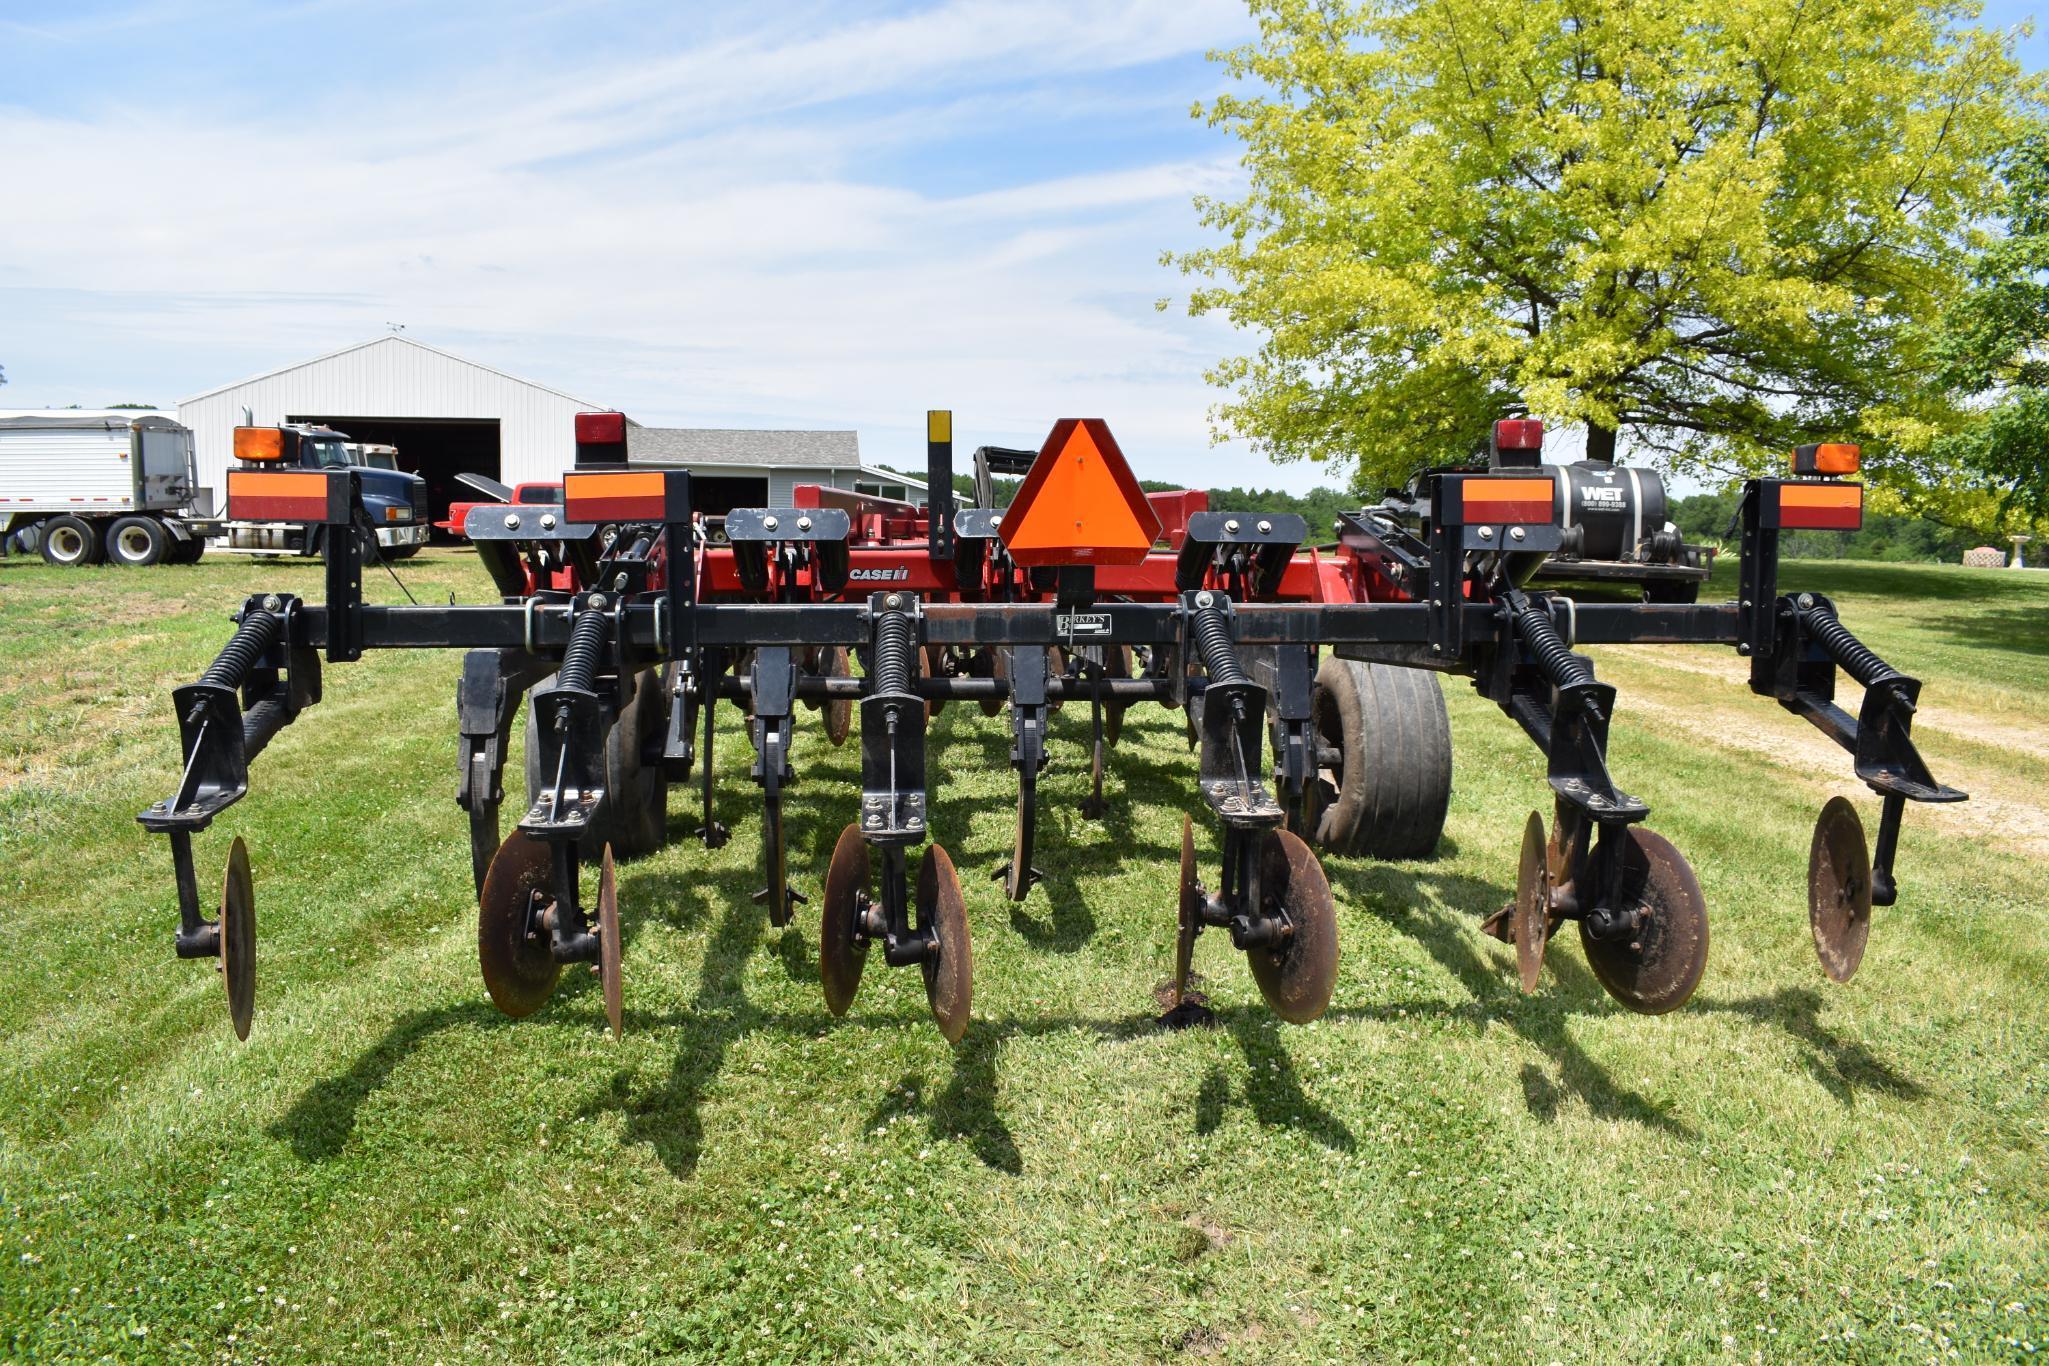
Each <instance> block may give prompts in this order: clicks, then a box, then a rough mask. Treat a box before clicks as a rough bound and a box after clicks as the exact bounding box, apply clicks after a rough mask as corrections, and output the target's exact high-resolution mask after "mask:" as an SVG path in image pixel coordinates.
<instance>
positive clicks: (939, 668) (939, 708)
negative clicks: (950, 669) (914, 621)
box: [918, 645, 946, 716]
mask: <svg viewBox="0 0 2049 1366" xmlns="http://www.w3.org/2000/svg"><path fill="white" fill-rule="evenodd" d="M918 674H919V676H920V677H923V678H944V677H946V647H945V646H944V645H927V646H926V647H925V648H924V649H923V650H922V651H920V652H919V656H918ZM945 710H946V699H945V698H943V697H934V698H929V699H927V700H926V703H925V715H927V716H937V715H939V713H941V712H943V711H945Z"/></svg>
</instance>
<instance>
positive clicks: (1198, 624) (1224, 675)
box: [1194, 607, 1252, 686]
mask: <svg viewBox="0 0 2049 1366" xmlns="http://www.w3.org/2000/svg"><path fill="white" fill-rule="evenodd" d="M1194 631H1195V647H1196V648H1197V649H1198V650H1200V651H1201V652H1202V666H1203V668H1205V669H1207V670H1208V671H1209V676H1210V681H1211V682H1212V683H1221V684H1224V685H1226V686H1228V685H1231V684H1236V683H1250V682H1251V681H1252V680H1251V678H1250V677H1249V676H1248V675H1247V674H1246V672H1245V666H1244V665H1243V664H1242V663H1240V662H1239V660H1238V651H1237V649H1236V647H1234V646H1233V645H1232V644H1231V627H1230V624H1229V623H1228V622H1227V621H1225V620H1224V614H1223V613H1222V612H1221V611H1219V610H1218V609H1216V608H1214V607H1199V608H1197V609H1196V612H1195V624H1194Z"/></svg>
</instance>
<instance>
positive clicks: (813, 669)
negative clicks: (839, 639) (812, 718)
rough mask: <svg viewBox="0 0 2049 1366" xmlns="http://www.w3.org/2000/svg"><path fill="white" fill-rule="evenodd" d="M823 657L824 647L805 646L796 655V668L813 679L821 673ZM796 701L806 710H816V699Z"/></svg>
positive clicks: (807, 698) (805, 698)
mask: <svg viewBox="0 0 2049 1366" xmlns="http://www.w3.org/2000/svg"><path fill="white" fill-rule="evenodd" d="M824 657H825V652H824V647H822V646H818V645H806V646H804V647H803V649H802V650H801V651H800V652H799V653H798V655H797V664H798V667H799V668H801V669H802V670H803V671H804V672H805V673H807V674H810V675H812V676H814V677H815V676H817V675H818V674H819V673H820V672H821V670H820V664H821V662H822V661H823V659H824ZM797 700H798V701H799V702H801V703H802V704H803V705H804V706H805V708H807V709H808V710H810V711H817V710H818V699H816V698H810V697H800V698H798V699H797Z"/></svg>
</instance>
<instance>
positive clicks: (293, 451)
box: [222, 423, 428, 560]
mask: <svg viewBox="0 0 2049 1366" xmlns="http://www.w3.org/2000/svg"><path fill="white" fill-rule="evenodd" d="M363 449H364V448H363V447H361V446H355V447H354V448H353V449H352V448H351V443H350V441H349V439H348V437H347V436H346V435H344V434H343V433H341V432H338V431H335V430H333V429H332V428H329V427H312V426H307V425H304V424H301V423H286V424H284V425H282V426H277V427H237V428H235V459H236V460H237V461H239V462H241V463H242V465H243V466H244V467H245V468H256V467H261V468H264V469H305V470H330V469H353V470H354V471H355V473H356V479H357V481H358V485H359V487H360V488H361V489H362V493H363V510H364V511H365V512H366V513H368V514H369V518H370V525H371V527H372V528H373V529H374V530H375V531H376V533H377V544H378V547H379V549H381V550H382V551H383V553H384V556H385V558H386V559H393V560H403V559H406V558H408V557H410V556H412V555H414V554H416V553H418V551H419V549H420V547H421V546H423V545H425V544H426V543H427V533H428V528H427V481H426V480H425V479H422V478H421V477H420V476H419V475H417V474H407V473H406V472H404V471H403V470H396V469H381V468H378V467H376V466H372V465H366V464H364V463H362V462H361V460H360V459H359V458H358V457H357V454H356V453H357V452H359V451H361V450H363ZM380 449H381V448H380ZM222 530H223V532H224V533H225V535H226V538H227V543H226V545H225V546H223V547H222V548H223V549H227V550H231V551H238V552H241V553H243V554H249V555H317V554H318V553H319V552H320V547H319V545H318V544H317V543H313V542H309V540H308V538H307V536H306V528H305V527H303V526H301V525H299V524H298V523H296V522H228V523H225V524H224V526H223V528H222Z"/></svg>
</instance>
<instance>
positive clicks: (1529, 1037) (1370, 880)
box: [1325, 862, 1694, 1138]
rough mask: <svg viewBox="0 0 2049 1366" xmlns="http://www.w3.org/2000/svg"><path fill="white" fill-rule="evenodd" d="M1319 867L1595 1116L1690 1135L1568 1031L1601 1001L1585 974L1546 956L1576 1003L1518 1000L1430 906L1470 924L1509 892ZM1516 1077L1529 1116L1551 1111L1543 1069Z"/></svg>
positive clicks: (1396, 870) (1457, 879)
mask: <svg viewBox="0 0 2049 1366" xmlns="http://www.w3.org/2000/svg"><path fill="white" fill-rule="evenodd" d="M1325 870H1326V872H1328V873H1330V874H1331V875H1332V878H1331V880H1332V881H1333V882H1335V883H1338V884H1339V885H1340V886H1342V887H1343V888H1344V890H1345V892H1346V894H1347V896H1348V898H1349V899H1351V900H1354V901H1356V902H1358V903H1360V904H1363V905H1364V906H1366V907H1367V908H1368V909H1370V910H1371V911H1372V912H1373V913H1374V914H1376V915H1378V916H1379V917H1380V918H1382V919H1383V920H1386V921H1388V922H1389V923H1390V924H1392V925H1394V926H1395V927H1396V928H1397V929H1399V930H1401V931H1402V932H1404V933H1405V934H1407V935H1408V936H1409V937H1410V938H1412V939H1414V940H1415V941H1416V942H1417V943H1418V944H1421V945H1422V946H1423V948H1424V949H1425V950H1426V951H1427V952H1428V953H1429V954H1430V956H1431V957H1432V958H1434V959H1436V960H1437V962H1438V965H1439V966H1440V967H1442V968H1444V970H1445V971H1447V972H1449V973H1450V974H1451V975H1452V976H1453V977H1455V978H1457V979H1458V982H1459V984H1460V985H1461V986H1463V987H1464V988H1465V989H1466V991H1467V992H1468V993H1469V994H1470V995H1471V996H1472V997H1473V999H1474V1001H1475V1002H1477V1003H1479V1004H1480V1005H1481V1006H1483V1007H1485V1008H1486V1009H1487V1013H1488V1018H1489V1019H1491V1020H1496V1021H1498V1022H1500V1023H1502V1024H1505V1025H1507V1026H1508V1027H1509V1028H1510V1029H1512V1030H1514V1031H1515V1033H1516V1035H1517V1036H1518V1037H1520V1038H1522V1039H1523V1040H1525V1041H1526V1042H1528V1043H1531V1044H1534V1045H1535V1046H1536V1047H1538V1048H1540V1049H1542V1050H1543V1051H1544V1052H1545V1053H1546V1054H1547V1055H1548V1056H1549V1057H1550V1059H1551V1062H1552V1065H1553V1066H1554V1068H1555V1069H1556V1071H1557V1073H1558V1078H1559V1081H1560V1082H1561V1083H1563V1085H1564V1086H1565V1087H1566V1089H1567V1090H1569V1091H1570V1092H1571V1093H1572V1094H1573V1095H1575V1096H1577V1097H1578V1098H1579V1099H1580V1101H1581V1103H1582V1104H1584V1105H1585V1106H1586V1107H1587V1109H1588V1111H1589V1112H1590V1113H1592V1114H1593V1115H1595V1116H1597V1117H1598V1118H1601V1119H1621V1120H1628V1121H1630V1122H1632V1123H1636V1124H1641V1125H1643V1126H1644V1127H1646V1128H1650V1129H1657V1130H1660V1131H1662V1132H1664V1133H1668V1134H1672V1135H1675V1136H1677V1137H1681V1138H1692V1137H1694V1134H1693V1131H1692V1130H1691V1129H1690V1128H1688V1127H1687V1126H1686V1125H1685V1124H1682V1123H1680V1122H1679V1121H1678V1120H1676V1119H1674V1118H1673V1117H1672V1116H1671V1115H1670V1114H1668V1113H1666V1111H1665V1110H1664V1109H1662V1108H1661V1107H1660V1106H1658V1105H1657V1104H1656V1103H1654V1102H1653V1101H1651V1100H1649V1099H1648V1098H1646V1097H1645V1096H1643V1095H1642V1094H1640V1093H1639V1092H1636V1091H1634V1090H1631V1089H1630V1088H1629V1087H1627V1086H1625V1085H1623V1084H1621V1083H1620V1082H1618V1081H1616V1079H1615V1078H1614V1077H1613V1076H1612V1075H1611V1074H1610V1073H1609V1072H1608V1070H1607V1069H1606V1068H1604V1067H1602V1066H1601V1064H1600V1063H1598V1062H1596V1061H1595V1060H1594V1059H1593V1058H1592V1057H1591V1056H1589V1055H1588V1053H1587V1051H1586V1050H1585V1049H1584V1048H1581V1047H1580V1045H1579V1043H1578V1042H1577V1041H1576V1040H1575V1039H1574V1038H1573V1037H1572V1035H1571V1033H1570V1032H1569V1031H1568V1030H1567V1029H1566V1019H1567V1016H1568V1014H1569V1013H1571V1010H1572V1009H1574V1008H1576V1009H1577V1010H1579V1011H1580V1012H1585V1011H1586V1010H1588V1009H1589V1008H1590V1007H1591V1008H1595V1009H1598V1008H1599V1006H1600V1003H1601V1002H1604V1001H1605V1000H1606V997H1605V995H1604V994H1603V993H1602V992H1601V989H1600V987H1599V986H1598V985H1597V984H1596V983H1595V982H1594V981H1593V978H1592V974H1590V973H1588V972H1587V971H1586V969H1585V968H1583V967H1581V966H1580V965H1579V964H1578V963H1576V962H1574V961H1573V960H1572V959H1570V958H1567V957H1563V956H1551V957H1547V959H1546V960H1545V964H1546V966H1547V967H1548V968H1549V969H1550V972H1551V975H1552V976H1553V977H1554V979H1555V980H1556V984H1557V985H1556V987H1554V988H1553V990H1554V991H1555V992H1556V993H1557V995H1558V996H1559V997H1561V998H1564V999H1566V1000H1571V1001H1574V1002H1575V1006H1574V1007H1566V1006H1563V1005H1561V1004H1560V1003H1559V1002H1557V1001H1551V1002H1544V1001H1532V1000H1524V999H1522V997H1521V993H1520V992H1519V991H1516V990H1514V989H1512V988H1510V987H1509V985H1508V983H1507V982H1506V981H1505V980H1504V979H1503V976H1502V973H1501V970H1500V969H1499V968H1497V967H1496V966H1495V965H1494V964H1493V963H1491V962H1489V961H1488V960H1487V959H1486V958H1484V957H1482V956H1481V955H1480V953H1479V952H1478V951H1477V950H1476V949H1475V948H1474V946H1473V944H1472V941H1471V939H1470V938H1469V937H1468V936H1467V934H1466V927H1465V926H1464V925H1462V924H1461V923H1459V922H1458V921H1456V920H1453V919H1451V918H1448V917H1446V916H1444V915H1442V914H1439V913H1436V912H1434V911H1433V910H1432V909H1431V902H1432V900H1433V899H1434V900H1435V901H1436V902H1438V903H1441V904H1443V905H1446V906H1449V907H1452V908H1453V909H1454V910H1462V911H1466V912H1469V913H1470V914H1472V915H1473V916H1474V917H1475V923H1477V921H1478V919H1479V918H1481V917H1484V916H1485V915H1487V914H1490V913H1491V912H1493V911H1494V910H1497V909H1499V908H1500V906H1501V905H1502V903H1503V902H1505V901H1506V900H1508V899H1509V895H1510V894H1509V892H1508V891H1507V890H1506V889H1503V888H1500V887H1496V886H1494V885H1492V884H1490V883H1486V882H1482V881H1480V880H1479V879H1478V878H1471V877H1465V876H1462V875H1460V874H1456V873H1428V874H1421V875H1418V874H1416V873H1412V872H1409V871H1408V870H1406V869H1403V868H1400V867H1397V866H1394V865H1390V864H1380V865H1370V866H1367V867H1347V866H1345V865H1343V864H1339V863H1335V862H1334V863H1331V864H1326V865H1325ZM1418 1005H1420V1006H1421V1007H1422V1008H1423V1010H1424V1011H1431V1010H1435V1011H1437V1012H1439V1013H1456V1014H1465V1013H1467V1011H1466V1009H1465V1008H1464V1007H1449V1008H1448V1007H1446V1006H1445V1005H1444V1004H1443V1003H1442V1002H1434V1003H1424V1002H1412V1003H1406V1004H1404V1005H1403V1006H1402V1007H1401V1009H1402V1010H1404V1011H1406V1012H1408V1013H1410V1014H1414V1013H1416V1007H1417V1006H1418ZM1614 1008H1615V1007H1610V1009H1614ZM1390 1013H1392V1012H1390V1011H1389V1010H1387V1009H1385V1008H1383V1009H1380V1010H1372V1011H1364V1012H1353V1011H1344V1010H1335V1011H1332V1012H1331V1015H1332V1016H1334V1017H1336V1018H1340V1019H1343V1018H1348V1017H1355V1016H1357V1015H1359V1014H1365V1015H1368V1016H1374V1017H1381V1018H1385V1017H1386V1016H1387V1015H1389V1014H1390ZM1523 1077H1524V1080H1523V1090H1524V1098H1525V1101H1526V1102H1527V1103H1528V1105H1529V1107H1530V1113H1531V1114H1533V1115H1535V1116H1536V1117H1537V1118H1538V1119H1540V1120H1549V1119H1551V1118H1553V1117H1555V1116H1556V1114H1557V1111H1558V1101H1557V1097H1556V1096H1555V1095H1553V1094H1550V1091H1549V1088H1550V1083H1549V1082H1548V1081H1547V1080H1544V1079H1543V1078H1542V1077H1541V1075H1540V1076H1539V1077H1538V1078H1537V1079H1536V1081H1535V1082H1533V1080H1532V1078H1531V1077H1530V1072H1529V1069H1525V1071H1524V1074H1523ZM1538 1082H1541V1085H1538V1084H1537V1083H1538Z"/></svg>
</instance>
